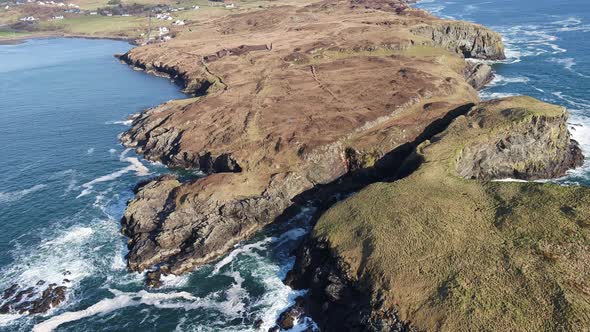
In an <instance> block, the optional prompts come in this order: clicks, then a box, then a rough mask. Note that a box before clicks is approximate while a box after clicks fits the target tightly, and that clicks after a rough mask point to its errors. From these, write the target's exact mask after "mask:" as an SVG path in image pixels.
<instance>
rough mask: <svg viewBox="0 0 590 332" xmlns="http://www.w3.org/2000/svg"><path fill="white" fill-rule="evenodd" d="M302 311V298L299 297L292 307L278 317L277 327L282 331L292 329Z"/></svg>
mask: <svg viewBox="0 0 590 332" xmlns="http://www.w3.org/2000/svg"><path fill="white" fill-rule="evenodd" d="M303 311H304V309H303V298H302V297H300V298H298V299H297V300H296V303H295V304H294V305H293V306H292V307H290V308H289V309H287V310H286V311H284V312H283V313H281V314H280V315H279V318H278V319H277V325H278V326H279V327H280V328H281V329H283V330H290V329H292V328H293V327H294V326H295V322H296V321H297V319H299V317H301V315H302V314H303Z"/></svg>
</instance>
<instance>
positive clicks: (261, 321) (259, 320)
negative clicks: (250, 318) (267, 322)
mask: <svg viewBox="0 0 590 332" xmlns="http://www.w3.org/2000/svg"><path fill="white" fill-rule="evenodd" d="M262 323H264V321H263V320H262V318H258V319H257V320H256V321H254V328H255V329H260V327H261V326H262Z"/></svg>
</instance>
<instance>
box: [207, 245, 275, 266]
mask: <svg viewBox="0 0 590 332" xmlns="http://www.w3.org/2000/svg"><path fill="white" fill-rule="evenodd" d="M274 241H276V238H273V237H267V238H265V239H264V240H261V241H258V242H255V243H251V244H247V245H245V246H241V247H238V248H237V249H234V250H233V251H232V252H230V253H229V254H228V255H227V256H225V257H224V258H223V259H222V260H220V261H219V262H218V263H217V264H215V268H214V269H213V272H212V273H213V274H217V273H219V271H220V270H221V268H222V267H224V266H226V265H227V264H229V263H231V262H232V261H233V260H234V259H235V258H236V257H238V255H240V254H244V253H249V252H251V251H252V250H254V249H258V250H264V249H266V245H267V244H268V243H270V242H274Z"/></svg>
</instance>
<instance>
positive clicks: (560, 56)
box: [416, 0, 590, 185]
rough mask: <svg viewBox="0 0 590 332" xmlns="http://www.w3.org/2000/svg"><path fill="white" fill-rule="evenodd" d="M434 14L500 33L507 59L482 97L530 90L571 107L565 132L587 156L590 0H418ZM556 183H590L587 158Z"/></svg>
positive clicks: (498, 65)
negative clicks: (568, 127) (567, 131)
mask: <svg viewBox="0 0 590 332" xmlns="http://www.w3.org/2000/svg"><path fill="white" fill-rule="evenodd" d="M416 7H419V8H422V9H425V10H428V11H430V12H431V13H433V14H434V15H436V16H439V17H443V18H453V19H459V20H465V21H471V22H475V23H479V24H483V25H485V26H487V27H490V28H492V29H493V30H495V31H498V32H500V33H501V34H502V36H503V38H504V44H505V46H506V49H507V52H506V55H507V57H508V59H507V60H506V61H501V62H495V63H493V67H494V70H495V71H496V79H495V80H494V81H493V82H492V84H491V86H490V87H488V88H487V89H485V90H484V91H483V92H482V93H481V96H482V99H492V98H501V97H506V96H512V95H529V96H533V97H535V98H538V99H540V100H543V101H547V102H550V103H554V104H558V105H562V106H565V107H567V108H568V110H569V111H570V114H571V116H570V121H569V123H570V131H571V132H572V135H573V137H574V138H575V139H576V140H577V141H578V142H579V143H580V145H581V147H582V150H583V151H584V155H585V156H587V157H588V156H590V1H588V0H551V1H549V0H519V1H514V0H493V1H473V0H423V1H420V2H419V3H418V4H417V5H416ZM558 182H561V183H564V184H584V185H590V163H588V162H587V163H586V165H585V166H584V167H582V168H580V169H577V170H574V171H571V172H570V174H568V176H567V177H565V178H563V179H560V180H559V181H558Z"/></svg>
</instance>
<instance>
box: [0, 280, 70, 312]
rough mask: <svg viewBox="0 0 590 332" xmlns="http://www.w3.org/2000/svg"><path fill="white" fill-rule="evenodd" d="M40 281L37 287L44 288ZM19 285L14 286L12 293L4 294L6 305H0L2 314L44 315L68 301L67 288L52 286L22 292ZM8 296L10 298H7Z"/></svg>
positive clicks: (27, 289) (11, 289)
mask: <svg viewBox="0 0 590 332" xmlns="http://www.w3.org/2000/svg"><path fill="white" fill-rule="evenodd" d="M41 281H43V280H40V281H39V282H37V285H36V286H42V285H43V284H44V282H41ZM19 288H20V287H19V285H17V284H14V285H12V286H11V287H10V288H9V290H10V292H8V293H7V292H6V291H5V293H4V295H5V296H4V298H3V299H4V300H5V301H4V303H2V304H1V305H0V314H17V313H18V314H26V313H28V314H42V313H45V312H47V311H49V310H50V309H51V308H55V307H57V306H59V305H60V304H61V303H62V302H63V301H65V299H66V289H67V288H66V286H58V287H56V284H51V285H49V286H48V287H46V288H45V289H43V290H42V289H39V288H37V287H28V288H26V289H22V290H20V291H18V293H17V290H18V289H19ZM6 295H8V296H6Z"/></svg>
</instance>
